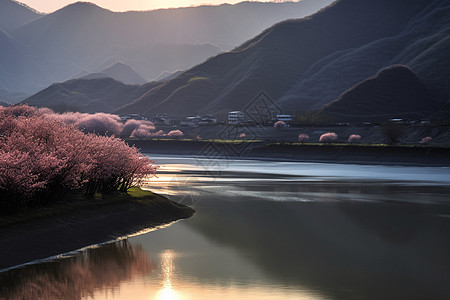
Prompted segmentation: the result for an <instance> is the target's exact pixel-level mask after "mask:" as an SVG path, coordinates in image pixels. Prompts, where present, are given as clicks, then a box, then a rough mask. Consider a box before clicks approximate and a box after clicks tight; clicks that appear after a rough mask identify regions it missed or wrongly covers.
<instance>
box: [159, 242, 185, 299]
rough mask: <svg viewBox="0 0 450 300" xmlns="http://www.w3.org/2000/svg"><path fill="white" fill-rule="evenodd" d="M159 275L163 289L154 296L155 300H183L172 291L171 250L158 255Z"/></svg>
mask: <svg viewBox="0 0 450 300" xmlns="http://www.w3.org/2000/svg"><path fill="white" fill-rule="evenodd" d="M160 258H161V273H162V277H163V288H162V289H161V290H160V291H158V293H157V294H156V298H155V299H157V300H181V299H185V298H183V297H182V296H181V294H180V293H178V292H177V291H175V290H174V288H173V285H172V280H173V277H174V271H175V264H174V258H175V253H174V252H173V251H172V250H165V251H164V252H162V253H161V254H160Z"/></svg>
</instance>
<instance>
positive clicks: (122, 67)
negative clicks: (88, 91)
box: [83, 62, 146, 84]
mask: <svg viewBox="0 0 450 300" xmlns="http://www.w3.org/2000/svg"><path fill="white" fill-rule="evenodd" d="M107 77H110V78H113V79H114V80H116V81H120V82H123V83H125V84H144V83H145V82H146V80H145V79H144V78H142V76H141V75H139V74H138V73H136V71H135V70H133V68H131V67H130V66H128V65H126V64H124V63H121V62H117V63H115V64H113V65H111V66H109V67H107V68H106V69H104V70H102V71H100V72H98V73H91V74H88V75H86V76H83V79H98V78H107Z"/></svg>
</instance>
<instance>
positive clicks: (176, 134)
mask: <svg viewBox="0 0 450 300" xmlns="http://www.w3.org/2000/svg"><path fill="white" fill-rule="evenodd" d="M183 135H184V133H183V132H182V131H181V130H178V129H177V130H172V131H169V133H168V134H167V136H169V137H174V138H179V137H181V136H183Z"/></svg>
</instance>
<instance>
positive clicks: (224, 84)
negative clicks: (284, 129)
mask: <svg viewBox="0 0 450 300" xmlns="http://www.w3.org/2000/svg"><path fill="white" fill-rule="evenodd" d="M374 75H375V77H374ZM64 84H67V83H63V85H64ZM71 84H72V85H76V86H77V89H79V88H81V87H82V86H83V85H85V84H90V83H89V82H88V81H85V82H81V81H79V82H71ZM111 84H112V85H111V86H113V83H111ZM408 86H413V87H412V88H408ZM55 87H57V86H51V87H49V88H48V89H46V90H45V93H48V94H52V95H55V94H56V95H57V94H58V91H57V89H56V88H55ZM121 89H124V90H127V92H126V93H125V94H126V97H123V98H122V101H118V100H117V101H115V102H114V105H111V106H109V107H108V109H109V111H111V110H112V111H114V112H116V113H119V114H128V113H165V112H166V113H170V114H173V115H180V116H182V115H184V116H186V115H192V114H199V113H205V114H206V113H213V114H215V115H218V116H219V117H225V116H226V114H227V112H229V111H232V110H239V109H243V108H244V107H246V106H248V105H251V101H252V99H254V97H255V96H256V95H258V94H259V93H260V92H261V91H265V92H267V94H268V95H269V96H270V97H272V99H273V101H275V102H276V103H277V105H278V106H279V107H281V108H283V109H284V112H285V113H295V114H302V113H307V112H316V111H320V113H322V114H324V115H327V116H331V117H333V118H335V119H336V120H345V119H349V120H350V119H351V120H358V121H361V120H364V119H367V120H371V121H383V120H385V119H386V118H388V117H390V116H405V117H408V116H411V117H414V118H425V117H427V116H429V115H432V114H434V112H435V111H439V110H440V111H441V113H440V115H439V118H440V119H442V118H443V117H442V115H443V114H445V113H446V112H448V109H445V108H444V109H441V107H443V106H444V104H445V103H446V102H447V101H448V99H450V2H449V1H448V0H431V1H428V0H409V1H408V0H396V1H390V0H338V1H336V2H335V3H333V4H332V5H330V6H328V7H327V8H325V9H323V10H321V11H320V12H318V13H316V14H314V15H312V16H309V17H307V18H303V19H296V20H288V21H284V22H281V23H278V24H276V25H274V26H272V27H269V28H268V29H266V30H264V31H263V32H262V33H260V34H259V35H257V36H256V37H254V38H253V39H250V40H248V41H247V42H245V43H243V44H242V45H240V46H239V47H237V48H235V49H233V50H232V51H229V52H225V53H222V54H219V55H217V56H214V57H211V58H210V59H208V60H206V61H205V62H204V63H201V64H199V65H197V66H195V67H193V68H191V69H189V70H187V71H184V72H181V73H178V74H177V75H176V76H174V77H173V78H168V80H164V81H161V82H155V83H151V84H147V85H144V86H139V87H134V88H132V89H131V88H130V90H128V87H125V86H122V88H121ZM131 90H133V92H131ZM137 91H139V92H137ZM45 93H41V94H40V96H41V100H39V97H37V95H35V96H36V97H35V96H33V101H34V103H35V105H40V104H39V103H44V102H45V99H44V98H42V96H43V95H45ZM85 95H86V97H87V98H89V99H91V98H92V96H91V95H89V91H86V92H85ZM97 97H100V98H102V99H103V98H105V97H104V96H100V95H98V94H97ZM55 99H56V98H55ZM64 99H65V101H66V102H70V101H72V98H71V96H70V94H68V95H67V96H66V97H65V98H64ZM39 101H41V102H39ZM102 101H103V100H102ZM80 103H81V102H80ZM388 104H389V105H388ZM114 106H115V107H116V108H115V109H114V108H113V107H114ZM447 106H448V105H447ZM87 107H91V108H92V107H97V106H89V105H88V106H85V108H86V109H87ZM449 118H450V116H449Z"/></svg>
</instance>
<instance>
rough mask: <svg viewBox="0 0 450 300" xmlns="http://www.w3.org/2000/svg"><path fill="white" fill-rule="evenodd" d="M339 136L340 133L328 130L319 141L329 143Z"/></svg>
mask: <svg viewBox="0 0 450 300" xmlns="http://www.w3.org/2000/svg"><path fill="white" fill-rule="evenodd" d="M337 138H338V135H337V134H336V133H335V132H327V133H324V134H322V135H321V136H320V138H319V142H321V143H327V144H329V143H331V142H334V141H335V140H337Z"/></svg>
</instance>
